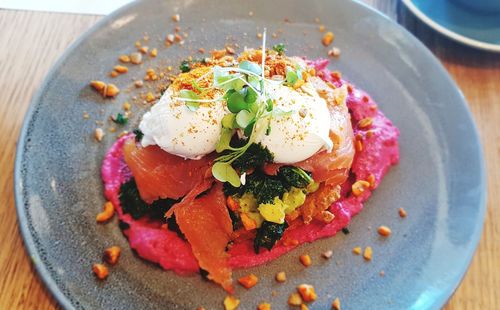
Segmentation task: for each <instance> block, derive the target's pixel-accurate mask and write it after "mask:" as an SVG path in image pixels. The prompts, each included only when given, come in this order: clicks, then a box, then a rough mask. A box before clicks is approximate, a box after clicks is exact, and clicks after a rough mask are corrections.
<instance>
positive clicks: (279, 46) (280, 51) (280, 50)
mask: <svg viewBox="0 0 500 310" xmlns="http://www.w3.org/2000/svg"><path fill="white" fill-rule="evenodd" d="M273 50H275V51H276V52H278V54H280V55H283V54H284V53H285V52H286V48H285V44H283V43H278V44H276V45H274V46H273Z"/></svg>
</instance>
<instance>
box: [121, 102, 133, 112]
mask: <svg viewBox="0 0 500 310" xmlns="http://www.w3.org/2000/svg"><path fill="white" fill-rule="evenodd" d="M131 107H132V106H131V105H130V103H128V101H126V102H125V103H123V109H124V110H125V111H130V108H131Z"/></svg>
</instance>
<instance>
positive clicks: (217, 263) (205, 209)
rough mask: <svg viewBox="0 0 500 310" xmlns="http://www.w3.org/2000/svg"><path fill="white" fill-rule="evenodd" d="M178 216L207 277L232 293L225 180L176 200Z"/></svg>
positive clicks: (231, 230)
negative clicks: (195, 193)
mask: <svg viewBox="0 0 500 310" xmlns="http://www.w3.org/2000/svg"><path fill="white" fill-rule="evenodd" d="M175 218H176V220H177V224H178V225H179V228H180V229H181V231H182V233H183V234H184V236H185V237H186V239H187V241H188V242H189V244H190V245H191V249H192V250H193V254H194V256H195V257H196V259H197V260H198V263H199V265H200V267H201V268H202V269H204V270H206V271H207V272H208V278H209V279H210V280H212V281H214V282H215V283H218V284H220V285H221V286H222V287H223V288H224V289H225V290H226V291H228V292H230V293H232V292H233V289H234V288H233V285H232V278H231V275H232V272H231V267H230V265H229V255H228V253H227V252H226V246H227V244H228V242H229V241H230V239H231V235H232V233H233V226H232V222H231V217H230V216H229V212H228V210H227V207H226V199H225V196H224V192H223V191H222V183H219V182H217V183H216V185H215V186H214V187H213V188H212V189H211V190H210V191H209V192H208V193H207V194H202V195H201V197H198V198H196V199H194V200H191V199H189V200H187V201H184V200H183V201H181V202H180V203H178V204H176V206H175Z"/></svg>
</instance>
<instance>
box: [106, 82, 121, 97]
mask: <svg viewBox="0 0 500 310" xmlns="http://www.w3.org/2000/svg"><path fill="white" fill-rule="evenodd" d="M119 92H120V89H119V88H118V87H116V85H115V84H111V83H109V84H108V87H107V88H106V97H115V96H116V95H118V93H119Z"/></svg>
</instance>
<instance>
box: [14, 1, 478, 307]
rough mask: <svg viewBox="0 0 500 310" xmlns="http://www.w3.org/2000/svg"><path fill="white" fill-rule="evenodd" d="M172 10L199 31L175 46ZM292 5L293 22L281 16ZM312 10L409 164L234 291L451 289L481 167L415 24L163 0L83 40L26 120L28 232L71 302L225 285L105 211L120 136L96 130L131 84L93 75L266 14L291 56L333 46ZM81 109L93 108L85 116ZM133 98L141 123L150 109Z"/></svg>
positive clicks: (466, 246)
mask: <svg viewBox="0 0 500 310" xmlns="http://www.w3.org/2000/svg"><path fill="white" fill-rule="evenodd" d="M249 11H253V12H254V16H253V17H250V16H249V14H248V12H249ZM174 12H178V13H180V14H181V18H182V20H181V23H180V25H181V26H182V27H184V28H186V29H187V28H189V29H190V30H189V33H190V36H189V38H188V39H187V42H186V45H185V47H184V48H179V47H178V46H177V47H172V48H169V49H165V48H163V47H162V46H163V43H162V42H163V38H164V37H165V35H166V34H167V33H168V32H171V31H172V30H173V27H174V26H173V24H172V22H171V20H170V16H171V15H172V14H174ZM285 17H287V18H289V19H290V21H291V23H284V22H283V20H284V18H285ZM316 17H319V18H320V19H321V20H322V22H323V23H324V24H325V25H326V26H327V28H328V29H332V30H334V31H335V33H336V35H337V38H336V40H335V45H337V46H339V47H340V48H341V49H342V51H343V53H342V56H341V57H340V59H339V60H336V61H334V62H333V64H332V65H331V67H332V68H335V69H339V70H341V71H342V72H343V73H344V76H345V77H346V78H348V79H350V80H351V81H353V82H354V83H355V84H357V85H358V86H360V87H361V88H363V89H365V90H367V91H368V92H369V93H370V94H371V95H372V96H373V98H374V99H375V100H376V101H378V102H379V103H380V106H381V108H382V109H383V111H384V112H385V113H386V115H387V116H388V117H389V118H390V119H392V120H393V121H394V123H395V124H396V125H397V126H398V127H399V128H400V129H401V163H400V164H399V165H398V166H396V167H394V168H392V169H391V171H390V172H389V174H388V175H387V177H386V178H385V180H384V181H383V184H382V185H381V186H380V188H379V189H378V190H377V191H376V192H375V194H374V195H373V197H372V198H371V199H370V200H369V202H368V203H367V204H366V208H365V210H363V212H361V214H360V215H358V216H357V217H355V218H354V219H353V221H352V224H351V226H350V230H351V233H350V234H349V235H343V234H339V235H337V236H335V237H333V238H329V239H326V240H321V241H318V242H316V243H314V244H310V245H305V246H302V247H300V248H299V249H297V250H295V251H293V252H291V253H289V254H288V255H285V256H284V257H281V258H279V259H277V260H276V261H274V262H272V263H270V264H267V265H265V266H261V267H257V268H252V269H251V270H244V271H237V272H236V276H239V275H242V274H244V273H247V272H249V271H251V272H254V273H256V274H258V275H259V276H260V277H261V282H260V283H259V285H258V286H256V287H255V288H253V289H252V290H249V291H245V290H244V289H242V288H241V287H240V288H238V289H237V294H238V295H239V296H240V297H241V300H242V305H243V306H242V308H243V309H255V307H256V305H257V304H258V303H259V302H260V301H264V300H267V301H270V302H271V303H272V304H273V305H274V307H275V308H286V307H287V306H286V300H287V297H288V295H289V293H290V292H291V291H292V290H293V289H294V287H295V286H296V285H297V284H299V283H303V282H306V283H311V284H313V285H315V287H316V289H317V290H318V291H319V292H318V295H319V298H318V300H317V301H316V302H315V303H314V304H313V305H312V308H313V309H327V308H328V307H329V305H330V303H331V300H332V299H333V298H334V297H337V296H338V297H340V298H341V300H342V304H343V306H344V307H343V308H344V309H349V308H352V309H367V308H374V307H375V308H385V309H390V308H394V309H402V308H418V309H422V308H438V307H440V306H442V305H443V304H444V303H445V302H446V300H447V299H448V298H449V297H450V296H451V294H452V293H453V291H454V289H455V288H456V287H457V285H458V284H459V282H460V280H461V278H462V276H463V274H464V273H465V271H466V269H467V266H468V265H469V262H470V260H471V257H472V255H473V252H474V249H475V248H476V245H477V242H478V239H479V236H480V232H481V227H482V221H483V214H484V210H485V183H484V182H485V177H484V175H485V172H484V164H483V159H482V154H481V147H480V144H479V140H478V135H477V132H476V128H475V126H474V124H473V121H472V118H471V115H470V113H469V111H468V109H467V105H466V103H465V101H464V98H463V96H462V94H461V93H460V91H459V90H458V89H457V87H456V85H455V84H454V83H453V82H452V80H451V79H450V77H449V76H448V75H447V73H446V71H445V70H444V69H443V67H442V66H441V65H440V64H439V62H438V61H437V60H436V59H435V58H434V56H433V55H432V54H431V53H430V52H429V51H428V50H427V49H426V48H425V47H424V46H423V45H422V44H421V43H420V42H418V41H417V40H416V39H415V38H414V37H413V36H412V35H410V34H409V33H408V32H406V31H405V30H404V29H402V28H401V27H399V26H397V25H396V24H395V23H393V22H392V21H390V20H389V19H387V18H385V17H384V16H382V15H380V14H379V13H377V12H375V11H373V10H371V9H370V8H367V7H365V6H363V5H360V4H359V3H356V2H350V1H340V0H338V1H326V0H325V1H320V0H317V1H309V2H306V1H303V0H293V1H284V0H283V1H264V0H260V1H223V0H217V1H211V2H210V4H209V3H208V2H201V1H182V0H169V1H160V0H157V1H147V2H139V3H134V4H132V5H129V6H127V7H125V8H123V9H121V10H119V11H118V12H116V13H114V14H112V15H111V16H109V17H107V18H105V19H104V20H103V21H102V22H100V23H99V24H98V25H97V26H95V27H94V28H93V29H92V30H91V31H90V32H88V33H87V34H86V35H84V36H83V37H82V38H81V39H80V40H78V42H77V43H75V44H74V45H73V47H72V48H70V49H69V50H68V51H67V52H66V54H65V56H64V57H62V59H61V60H60V61H59V62H58V63H57V64H56V65H55V66H54V69H53V70H52V72H51V73H50V74H49V76H48V77H47V79H46V81H45V83H44V84H43V86H42V87H41V89H40V91H39V92H38V94H37V95H36V96H35V98H34V100H33V104H32V106H31V110H30V112H29V113H28V116H27V118H26V122H25V124H24V127H23V130H22V134H21V137H20V141H19V146H18V154H17V161H16V169H15V191H16V199H17V210H18V216H19V222H20V227H21V232H22V234H23V237H24V240H25V244H26V248H27V249H28V252H29V254H30V255H31V257H32V259H33V262H34V263H35V266H36V269H37V270H38V272H39V274H40V275H41V278H42V279H43V281H44V282H45V284H46V285H47V287H48V288H49V290H50V291H51V292H52V293H53V294H54V296H55V297H56V299H57V300H58V301H59V302H60V303H61V305H63V306H64V307H65V308H73V307H74V308H106V309H111V308H119V309H122V308H129V309H139V308H162V309H171V308H180V309H183V308H185V309H194V308H196V307H197V306H198V305H204V306H205V307H206V308H207V309H212V308H220V306H221V301H222V299H223V297H224V296H225V294H224V292H223V291H222V289H220V288H219V287H217V286H216V285H213V284H211V283H208V282H204V281H202V280H201V279H200V277H199V276H190V277H179V276H176V275H175V274H174V273H172V272H165V271H162V270H161V269H160V268H158V267H157V266H155V265H152V264H149V263H147V262H144V261H143V260H141V259H139V258H138V257H136V256H135V255H134V254H133V253H132V251H130V250H129V248H128V246H127V242H126V240H125V238H124V237H123V236H122V234H121V232H120V230H119V228H118V226H117V225H116V222H113V223H111V224H108V225H96V223H95V215H96V213H98V212H99V210H100V208H101V206H102V204H103V201H104V198H103V195H102V185H101V181H100V175H99V169H100V164H101V160H102V158H103V155H104V153H105V152H106V149H107V148H108V147H109V146H110V145H111V144H112V143H113V141H114V137H113V135H111V134H108V135H107V136H106V137H105V139H104V141H103V142H102V143H95V142H94V140H93V138H92V133H93V130H94V129H95V124H94V122H93V120H96V119H97V120H105V119H106V117H107V116H108V115H110V114H112V113H116V112H117V111H118V110H119V109H120V106H121V103H122V102H123V101H124V100H125V99H126V96H127V95H126V94H123V93H122V94H121V95H120V96H119V98H118V99H117V100H116V102H115V103H114V104H110V103H105V102H104V101H102V99H101V98H100V97H99V96H98V95H97V94H96V93H95V92H93V91H92V90H91V89H90V88H89V87H88V83H89V81H90V80H91V79H96V78H102V77H104V76H105V75H106V74H107V72H108V71H109V68H111V66H112V65H113V64H114V63H116V59H117V56H118V55H119V54H121V53H130V52H131V51H132V50H133V49H134V48H133V44H134V42H135V41H136V40H137V39H139V38H142V36H143V33H144V32H147V33H148V34H149V36H150V37H151V43H150V46H151V47H153V46H155V45H157V46H159V47H160V53H159V56H158V57H157V58H156V59H155V60H154V61H153V62H151V63H150V64H151V65H155V64H159V63H161V62H166V63H171V64H177V63H178V62H179V61H180V60H181V59H183V58H185V57H186V56H187V55H188V53H189V51H188V47H192V48H193V50H194V51H196V50H197V49H198V48H199V47H204V48H205V49H206V50H210V49H212V48H216V47H221V46H223V45H224V43H225V42H226V38H228V39H229V40H231V39H235V40H237V42H238V43H239V44H240V46H245V45H246V46H259V40H258V39H257V37H256V35H255V34H256V33H257V32H259V31H261V30H262V27H264V26H266V27H267V28H268V31H269V33H272V32H275V31H278V29H283V30H284V32H283V34H282V35H281V37H280V38H279V39H272V38H271V43H276V42H278V41H284V42H286V43H287V47H288V51H289V52H288V53H289V54H296V55H306V56H308V57H309V58H318V57H324V56H325V54H326V49H325V48H324V47H322V45H321V44H320V38H321V35H320V33H319V32H318V30H317V24H315V23H314V20H315V18H316ZM304 31H306V32H307V34H306V35H304V34H303V32H304ZM244 33H247V35H246V36H245V35H244ZM146 67H147V66H145V67H144V68H138V67H134V68H133V69H131V72H129V73H128V74H127V75H124V76H121V77H119V78H117V79H116V80H115V82H116V83H117V84H118V86H119V87H125V86H126V85H127V84H128V83H130V81H131V80H130V79H131V77H141V76H142V75H143V74H144V70H145V68H146ZM84 111H87V112H89V114H90V116H91V119H92V120H84V119H83V118H82V114H83V112H84ZM135 111H136V113H135V114H134V115H135V117H136V118H135V119H133V120H132V124H134V123H137V121H138V116H139V115H140V114H141V113H137V112H138V110H137V109H136V110H135ZM399 207H404V208H405V209H406V210H407V212H408V218H407V219H405V220H402V219H400V218H399V217H398V215H397V210H398V208H399ZM115 221H116V219H115ZM382 224H384V225H388V226H390V227H391V228H392V230H393V235H392V236H391V237H390V238H389V240H382V239H380V238H379V237H378V236H377V234H376V232H375V231H374V229H375V228H376V227H378V226H379V225H382ZM113 244H117V245H119V246H121V247H122V248H123V249H124V253H123V256H122V258H121V261H120V263H119V264H118V265H117V266H116V267H114V268H113V270H112V273H111V275H110V277H109V278H108V280H107V281H105V282H98V281H96V279H95V278H94V276H93V274H92V273H91V271H90V269H91V268H90V267H91V264H92V263H94V262H97V261H100V259H101V254H102V251H103V249H104V248H105V247H107V246H110V245H113ZM367 245H371V246H373V248H374V258H373V261H372V262H370V263H366V262H364V261H363V259H362V258H361V257H359V256H354V255H353V254H351V249H352V248H353V247H355V246H367ZM326 249H333V250H334V255H333V258H332V259H331V260H329V261H325V260H322V259H320V258H319V254H320V253H321V252H322V251H324V250H326ZM304 252H308V253H310V254H311V255H312V256H313V258H314V263H315V266H314V267H313V268H308V269H306V270H304V268H303V267H301V265H300V264H298V263H297V257H298V256H299V254H301V253H304ZM280 270H286V271H287V274H288V279H289V280H288V282H287V283H286V284H284V285H277V284H275V282H274V280H273V275H274V274H275V273H276V272H277V271H280ZM381 270H383V271H384V272H385V277H381V276H380V275H379V272H380V271H381ZM272 291H275V293H276V294H277V295H276V296H275V297H272V296H271V292H272Z"/></svg>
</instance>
